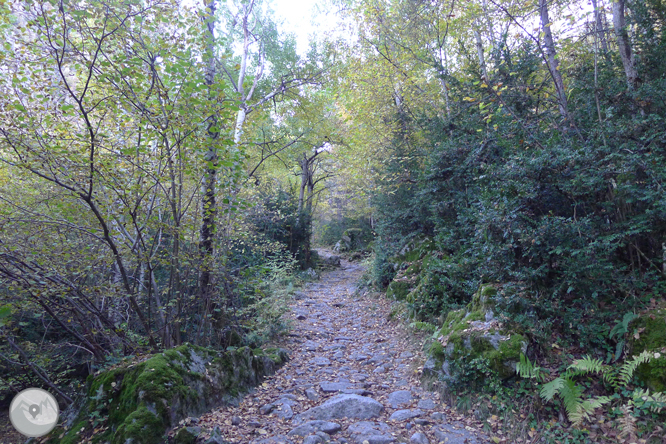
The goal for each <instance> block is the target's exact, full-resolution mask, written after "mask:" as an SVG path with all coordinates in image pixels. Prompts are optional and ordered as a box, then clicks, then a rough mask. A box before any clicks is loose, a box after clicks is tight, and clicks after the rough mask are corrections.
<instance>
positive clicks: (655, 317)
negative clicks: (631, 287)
mask: <svg viewBox="0 0 666 444" xmlns="http://www.w3.org/2000/svg"><path fill="white" fill-rule="evenodd" d="M631 329H632V331H633V332H634V334H633V335H632V336H631V337H630V342H629V352H630V354H631V355H638V354H640V353H641V352H643V351H645V350H647V351H652V352H659V353H660V355H661V356H660V357H659V358H656V359H652V360H651V361H650V362H648V363H646V364H643V365H641V366H639V367H638V369H637V371H636V376H637V377H638V379H639V380H640V381H641V382H643V383H644V384H645V385H646V386H647V387H648V388H649V389H651V390H653V391H657V392H663V391H666V308H664V307H662V308H659V309H656V310H650V311H649V312H647V313H644V314H642V315H641V316H639V317H638V318H637V319H635V320H634V321H633V322H632V323H631Z"/></svg>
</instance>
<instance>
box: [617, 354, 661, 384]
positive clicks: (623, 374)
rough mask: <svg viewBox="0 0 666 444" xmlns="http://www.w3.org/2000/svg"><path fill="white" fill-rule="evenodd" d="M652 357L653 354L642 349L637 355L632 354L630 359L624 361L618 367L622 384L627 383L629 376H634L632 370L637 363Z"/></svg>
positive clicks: (633, 370) (647, 360)
mask: <svg viewBox="0 0 666 444" xmlns="http://www.w3.org/2000/svg"><path fill="white" fill-rule="evenodd" d="M653 357H654V354H653V353H651V352H649V351H647V350H646V351H644V352H643V353H641V354H640V355H638V356H634V357H633V358H632V359H631V360H630V361H627V362H625V363H624V364H623V365H622V367H620V381H621V382H623V383H624V385H627V384H629V381H631V378H633V377H634V372H635V371H636V369H637V368H638V366H639V365H641V364H644V363H646V362H649V361H650V360H651V359H652V358H653Z"/></svg>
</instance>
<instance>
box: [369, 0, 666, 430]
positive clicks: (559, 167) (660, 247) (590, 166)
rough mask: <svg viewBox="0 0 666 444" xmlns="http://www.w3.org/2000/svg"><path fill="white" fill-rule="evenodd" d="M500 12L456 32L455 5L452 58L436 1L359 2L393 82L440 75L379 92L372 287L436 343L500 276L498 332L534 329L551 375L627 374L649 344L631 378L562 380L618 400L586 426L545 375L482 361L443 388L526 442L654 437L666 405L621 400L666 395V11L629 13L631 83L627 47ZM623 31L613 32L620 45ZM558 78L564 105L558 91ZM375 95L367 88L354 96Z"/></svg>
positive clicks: (373, 47)
mask: <svg viewBox="0 0 666 444" xmlns="http://www.w3.org/2000/svg"><path fill="white" fill-rule="evenodd" d="M484 4H485V3H484ZM493 5H494V6H497V3H493ZM484 7H485V6H484ZM497 7H498V8H499V9H497V10H496V12H497V14H498V15H499V16H502V17H504V18H503V19H497V21H498V22H501V23H505V24H506V29H514V30H515V32H516V36H515V37H514V35H513V32H514V31H511V32H509V31H507V32H506V34H503V35H501V36H497V35H492V36H490V35H484V34H483V32H484V30H483V26H480V27H479V29H480V31H479V30H478V29H477V27H476V26H477V25H478V23H477V22H473V21H472V19H471V18H470V19H469V21H468V22H467V26H472V28H473V29H474V30H475V32H480V34H477V39H476V40H473V39H472V38H471V37H469V36H467V35H466V34H465V35H463V34H462V31H460V30H459V29H458V28H455V26H456V24H460V23H458V20H459V19H458V16H456V15H454V14H453V13H452V14H451V15H450V16H449V19H448V20H447V21H446V30H447V31H450V32H460V33H461V34H460V35H458V34H456V36H455V37H452V38H453V39H454V40H455V41H456V43H457V44H458V46H457V47H455V49H451V47H446V50H447V51H452V52H449V53H448V55H450V56H451V57H452V58H453V57H455V60H456V64H455V66H454V67H452V66H449V68H448V69H445V68H441V65H438V63H440V64H441V63H444V62H442V61H441V59H437V58H436V56H433V55H431V54H432V53H431V52H428V51H431V47H430V46H428V44H426V43H424V42H432V41H434V39H435V36H439V35H440V34H435V32H436V31H437V30H441V29H442V28H438V27H437V26H438V23H439V22H438V21H437V20H438V17H439V16H438V15H437V14H436V13H433V15H428V13H427V12H424V11H429V9H428V8H429V7H428V6H423V7H422V8H419V7H416V6H415V5H412V4H411V3H409V2H407V3H404V4H403V3H400V5H394V8H395V9H383V8H381V7H379V6H373V7H369V6H368V7H367V8H366V9H362V8H361V10H362V11H363V13H364V14H365V15H364V16H363V18H358V21H359V22H360V23H363V25H365V26H366V28H364V29H363V32H364V33H363V36H364V39H365V40H363V42H362V43H361V44H360V45H359V46H361V47H363V48H367V52H366V54H367V57H368V58H372V57H376V58H372V60H373V63H375V67H376V69H377V70H385V71H382V72H390V73H395V75H396V78H400V75H402V74H403V73H405V72H407V71H409V72H410V73H412V77H410V79H414V78H415V76H414V74H413V73H414V72H415V71H417V70H418V68H416V67H418V66H420V67H422V69H423V71H424V72H433V71H428V70H429V69H431V70H432V69H434V70H438V71H436V72H437V74H435V75H436V76H437V78H438V80H439V81H440V84H441V85H443V88H441V89H436V88H435V87H434V86H433V85H435V83H434V81H433V83H432V84H431V83H428V82H427V81H425V80H424V81H423V82H421V83H418V82H416V81H414V83H409V82H407V81H406V82H404V83H399V82H398V81H397V80H396V81H395V83H394V84H391V85H388V86H387V87H386V89H385V90H383V93H384V94H385V96H384V97H385V98H386V102H384V104H385V108H383V110H384V111H385V114H384V123H385V128H389V129H390V132H387V133H385V137H384V138H383V139H382V140H381V144H382V150H383V151H382V160H383V163H382V164H381V165H377V170H378V171H377V175H376V176H375V182H374V183H373V186H374V188H373V190H372V191H373V192H372V199H373V208H374V213H373V216H374V222H375V223H374V227H373V228H374V230H375V231H376V233H377V236H376V239H375V241H374V261H373V263H372V266H371V272H370V274H369V275H368V281H369V282H370V283H371V284H372V285H374V286H375V287H376V288H377V289H380V290H386V291H387V294H388V296H389V297H392V298H395V299H397V300H401V301H402V302H400V304H401V305H402V306H403V307H404V313H405V316H406V317H407V322H408V323H410V324H411V325H413V326H415V327H416V328H419V329H425V330H430V331H432V332H435V337H434V338H432V340H433V341H437V340H438V338H437V336H436V335H437V334H438V333H437V332H439V331H440V330H441V329H442V325H443V323H445V322H447V319H449V318H447V316H448V315H449V314H450V313H461V316H467V318H465V319H467V320H468V321H469V322H479V323H483V322H484V321H483V319H481V318H478V317H474V316H473V315H474V313H470V311H472V310H471V309H470V308H469V304H470V303H472V302H473V301H472V297H473V295H474V294H475V293H477V291H478V290H479V288H480V287H481V286H482V285H486V284H490V285H492V286H494V287H495V288H496V289H497V294H496V295H495V296H493V298H492V299H493V301H492V302H493V306H492V311H493V315H494V318H495V319H497V320H498V321H499V322H500V323H501V325H502V329H503V330H502V331H500V333H502V334H503V331H507V332H508V331H513V332H517V333H518V334H520V335H522V336H524V337H525V338H527V340H528V343H529V344H528V347H527V350H526V352H525V355H526V357H527V358H528V359H529V360H530V362H532V363H535V365H537V366H539V367H540V368H541V369H544V373H543V375H542V376H543V380H542V382H543V383H547V382H548V381H552V380H557V378H558V377H564V376H563V375H569V376H571V375H570V374H568V373H567V368H570V366H571V365H575V363H576V362H580V360H581V359H584V358H585V357H586V356H587V357H589V359H592V360H595V361H594V362H599V363H600V365H602V364H603V366H604V367H603V368H604V369H611V368H613V369H616V370H617V369H620V368H621V366H622V365H623V363H626V362H631V361H632V359H633V358H632V357H633V356H637V355H639V354H640V353H641V352H643V351H644V350H649V351H650V352H652V353H655V356H656V357H655V358H654V360H653V362H651V363H650V364H642V365H640V366H637V370H636V373H635V374H633V373H632V376H631V377H630V378H628V379H627V380H626V381H625V382H626V385H625V386H623V387H618V386H612V384H611V385H610V386H609V385H608V384H607V383H604V382H603V378H602V374H601V373H599V372H588V374H580V375H577V376H576V378H579V379H576V380H575V381H574V379H575V378H573V377H572V378H565V379H562V380H560V382H562V381H564V382H562V383H563V384H564V385H563V387H565V389H566V388H567V387H568V388H569V389H570V391H573V392H574V394H576V396H579V397H580V399H581V400H586V399H590V398H593V399H598V397H599V396H608V397H609V400H608V402H607V403H604V404H603V406H602V405H596V404H595V407H598V408H592V407H590V409H591V412H592V413H590V418H589V420H587V419H586V421H585V422H584V423H583V424H582V425H580V426H576V427H572V423H571V422H570V421H569V419H570V417H568V416H567V413H566V411H565V409H563V408H561V407H563V404H561V401H560V399H561V398H558V397H557V396H555V395H554V393H551V396H550V397H548V398H547V399H543V398H541V397H540V396H539V390H540V384H539V383H536V382H535V381H534V380H524V379H521V378H520V377H519V376H518V375H514V376H512V377H511V378H506V377H502V378H500V376H499V375H498V374H497V372H496V371H495V370H493V369H492V368H491V367H492V366H491V365H490V363H489V362H488V361H487V360H484V359H483V358H474V359H472V360H471V361H467V362H466V364H465V365H464V366H462V367H461V368H458V369H456V372H455V373H456V374H457V378H455V380H453V381H451V380H447V381H446V383H447V384H446V385H447V390H448V391H449V392H450V393H451V399H452V401H453V404H454V405H458V406H459V407H460V409H461V410H464V411H468V410H472V411H473V412H474V413H475V414H478V415H480V416H483V417H484V420H485V419H486V416H487V417H491V418H492V417H502V418H505V420H506V423H507V424H509V425H511V424H513V427H514V429H520V430H522V431H524V433H523V432H521V433H523V434H522V435H521V434H520V433H518V434H514V435H513V436H514V437H520V438H521V439H523V442H537V441H538V440H537V439H536V438H537V435H538V436H540V437H541V438H542V439H544V440H545V441H547V442H593V441H604V440H608V441H612V440H616V441H620V442H625V441H626V442H639V441H638V440H641V441H640V442H646V440H648V441H649V442H657V441H658V440H660V439H663V435H664V433H665V432H664V431H663V430H662V427H663V421H664V418H665V416H664V411H663V409H661V410H660V408H658V407H659V406H661V407H663V399H661V398H658V399H657V400H655V401H654V402H653V403H652V401H649V402H648V401H647V400H645V399H643V403H642V404H641V402H639V401H640V399H642V398H644V397H645V396H643V397H641V396H639V397H638V398H639V400H638V401H636V404H635V405H633V407H631V408H630V409H629V408H628V407H626V406H627V404H626V402H624V401H626V399H628V398H631V397H632V395H631V394H632V393H635V392H634V390H641V389H649V390H650V393H659V392H661V391H663V381H664V380H665V379H664V376H665V374H664V372H663V365H664V356H663V351H664V350H663V348H664V347H666V341H664V338H663V337H662V335H661V333H656V332H658V331H661V330H662V329H663V325H662V324H663V322H664V320H663V312H662V310H663V305H664V295H665V293H666V263H665V261H666V256H665V253H666V244H665V243H664V242H665V241H666V193H665V192H664V191H665V190H664V184H665V183H666V182H665V181H666V169H665V168H664V165H666V121H665V120H664V116H666V102H664V100H662V97H663V96H664V93H665V92H666V90H665V87H666V83H664V72H666V51H664V47H665V46H664V45H665V42H666V34H665V33H664V32H663V30H664V29H665V28H664V26H663V24H664V8H663V5H661V4H659V5H657V4H656V3H651V2H635V3H634V4H632V6H631V8H632V9H631V13H627V15H626V18H627V20H628V21H629V22H630V23H631V24H630V25H627V26H628V27H631V29H634V30H636V33H635V34H631V39H632V40H631V42H632V45H633V50H634V51H637V53H636V54H637V55H636V58H635V60H633V59H632V63H633V62H635V68H636V70H637V72H638V73H639V76H640V79H639V80H638V81H636V80H635V79H633V78H628V77H626V76H625V72H623V70H622V67H623V66H624V67H627V66H628V65H627V64H626V63H625V62H626V60H625V59H622V58H621V57H620V54H619V52H618V51H617V50H616V49H613V48H610V49H608V48H606V49H604V51H603V52H602V51H601V49H600V48H601V47H600V46H599V45H600V43H599V41H598V37H597V36H596V35H595V34H594V33H592V32H588V33H583V32H582V31H581V33H580V34H579V35H578V38H579V39H578V40H575V39H572V38H570V37H562V38H561V41H562V42H563V43H561V46H558V47H557V48H556V49H552V48H549V49H547V50H544V49H543V48H544V45H546V44H547V42H546V43H543V41H541V40H540V39H541V38H542V37H543V35H544V34H543V32H545V30H546V28H549V27H550V24H546V23H545V22H544V23H542V34H539V35H538V36H532V35H530V34H529V32H528V30H526V29H525V26H523V24H522V23H521V18H516V15H515V13H514V15H511V14H510V13H509V12H508V9H501V7H499V6H497ZM526 7H527V6H526ZM373 8H374V9H373ZM527 8H528V7H527ZM451 11H452V12H454V13H456V14H458V13H459V14H463V16H464V15H465V14H467V12H466V11H458V10H456V9H455V8H453V7H452V9H451ZM484 11H485V9H484ZM485 12H487V11H485ZM505 13H506V15H505ZM470 14H473V13H470ZM479 14H480V16H481V17H483V14H481V13H479ZM623 14H624V12H623ZM452 17H455V18H452ZM477 18H478V16H477ZM485 19H487V20H489V21H490V20H491V19H490V18H488V17H486V18H485ZM542 19H543V16H542ZM460 20H464V19H460ZM493 20H494V19H493ZM501 20H505V22H502V21H501ZM405 22H407V23H410V24H411V25H412V27H411V28H410V27H409V26H403V25H404V23H405ZM472 22H473V23H476V24H475V25H469V23H472ZM425 23H427V25H425ZM418 26H423V27H422V28H418ZM428 26H430V27H428ZM462 26H464V25H462ZM521 26H523V27H522V28H521ZM451 27H454V28H453V30H451V29H452V28H451ZM530 27H531V25H530ZM408 28H409V29H412V31H411V32H407V31H405V29H408ZM416 29H418V30H416ZM587 29H588V30H589V29H590V28H587ZM594 29H596V28H594ZM572 32H574V31H572ZM615 32H616V34H614V35H612V37H613V38H614V39H616V40H609V41H611V43H614V42H620V39H621V32H620V30H619V29H616V30H615ZM481 36H484V37H483V39H482V38H481ZM419 39H420V40H419ZM428 39H430V40H428ZM488 40H490V42H491V45H490V46H489V47H486V46H484V45H485V44H486V42H487V41H488ZM438 41H439V40H438ZM396 42H400V44H396ZM475 46H476V48H478V51H479V55H478V56H477V53H476V52H475V50H474V47H475ZM556 50H557V51H560V52H559V53H558V57H560V58H561V60H560V65H552V64H549V63H550V62H549V61H548V60H547V57H546V54H545V52H546V51H556ZM484 51H485V52H484ZM452 53H453V54H454V55H451V54H452ZM484 54H485V55H486V56H487V58H485V59H484ZM439 55H440V57H441V50H440V53H439ZM366 63H368V62H366ZM623 63H624V64H623ZM558 66H559V68H558ZM400 69H403V71H401V70H400ZM558 69H559V71H558ZM556 71H557V72H556ZM559 74H561V75H562V76H563V77H564V78H565V83H566V85H565V87H563V88H565V89H566V100H565V99H563V98H562V96H561V95H560V96H558V93H559V92H561V91H560V89H558V88H560V87H559V86H558V85H557V81H556V80H554V78H555V77H556V75H559ZM426 78H427V76H426ZM398 84H399V86H396V85H398ZM440 84H438V85H437V86H440ZM428 88H432V89H428ZM380 91H382V90H381V87H379V86H376V87H374V88H373V87H370V86H368V87H367V89H365V90H363V91H362V92H359V93H358V94H359V96H362V94H364V93H365V94H367V96H366V97H374V96H373V94H381V93H380ZM431 91H433V95H432V96H429V95H427V94H428V93H430V92H431ZM558 91H559V92H558ZM436 93H438V94H439V96H438V95H437V94H436ZM443 96H444V97H443ZM426 97H427V98H429V99H430V100H427V99H426ZM558 97H559V98H558ZM389 100H392V101H393V102H392V103H391V105H393V106H388V105H387V104H388V103H389ZM357 103H358V102H357ZM374 111H375V110H371V111H368V112H369V113H370V112H374ZM458 310H462V311H461V312H458ZM627 316H629V317H627ZM492 318H493V316H490V318H487V319H486V321H488V319H492ZM488 322H490V321H488ZM651 323H658V324H659V326H658V327H657V326H656V325H653V324H651ZM648 324H650V325H651V326H652V328H651V326H650V325H648ZM439 340H440V342H442V343H443V344H444V349H446V345H449V346H450V343H448V344H447V343H446V341H447V338H446V337H444V338H440V339H439ZM647 343H649V344H650V345H649V347H647V348H646V344H647ZM428 347H429V345H428ZM471 347H472V348H473V347H474V343H473V342H472V345H471ZM435 348H437V347H435ZM431 350H432V349H431ZM597 360H598V361H597ZM608 371H610V370H608ZM604 374H606V373H604ZM574 382H575V385H574ZM561 390H564V389H561ZM558 393H560V394H562V393H563V392H562V391H560V392H558ZM646 396H647V395H646ZM595 397H597V398H595ZM631 399H633V398H631ZM650 403H652V404H651V406H652V407H654V409H652V408H651V407H649V406H648V404H650ZM660 403H661V404H660ZM565 404H566V403H565ZM655 406H656V407H655ZM493 415H495V416H493ZM509 417H511V418H509ZM494 421H496V420H494ZM496 422H497V421H496ZM630 423H631V424H630ZM489 424H490V423H489ZM632 424H634V425H635V427H636V431H635V432H634V431H633V429H632V427H633V426H632ZM532 428H534V429H532ZM504 430H505V431H506V428H505V429H504ZM632 440H633V441H632ZM509 441H510V440H509Z"/></svg>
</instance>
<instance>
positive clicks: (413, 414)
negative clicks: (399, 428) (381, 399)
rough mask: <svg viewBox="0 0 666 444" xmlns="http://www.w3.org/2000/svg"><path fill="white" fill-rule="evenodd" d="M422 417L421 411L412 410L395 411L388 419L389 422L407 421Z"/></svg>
mask: <svg viewBox="0 0 666 444" xmlns="http://www.w3.org/2000/svg"><path fill="white" fill-rule="evenodd" d="M421 415H423V410H420V409H414V410H409V409H406V410H396V411H395V412H393V414H392V415H391V417H390V418H389V419H390V420H391V421H406V420H408V419H412V418H417V417H419V416H421Z"/></svg>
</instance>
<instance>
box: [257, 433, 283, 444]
mask: <svg viewBox="0 0 666 444" xmlns="http://www.w3.org/2000/svg"><path fill="white" fill-rule="evenodd" d="M250 444H294V443H293V441H291V440H290V439H289V438H287V437H286V436H284V435H277V436H271V437H270V438H264V439H260V440H256V439H255V440H254V441H252V442H251V443H250Z"/></svg>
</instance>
